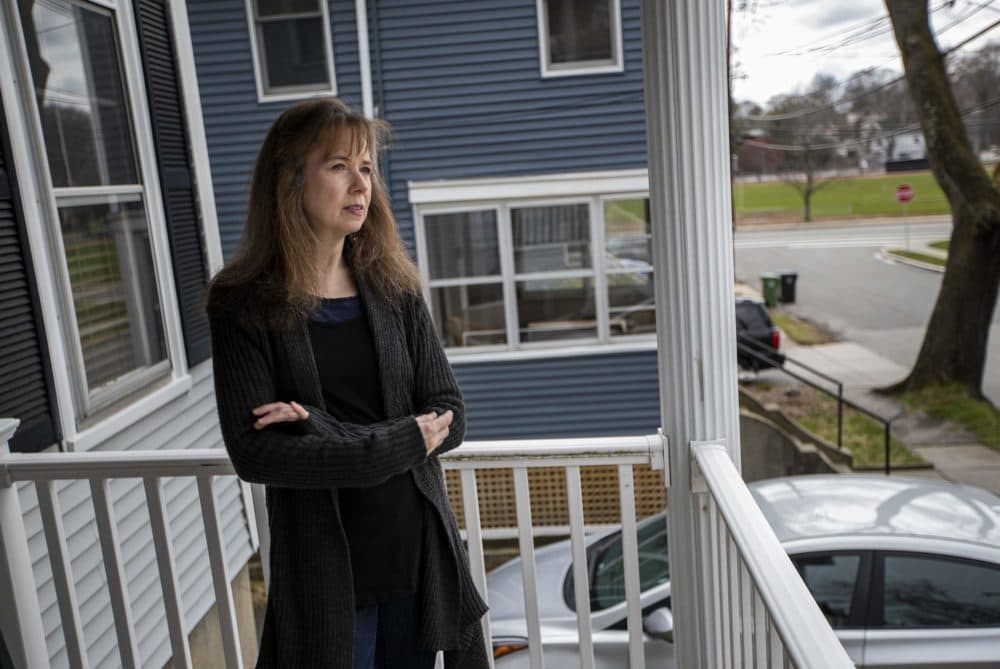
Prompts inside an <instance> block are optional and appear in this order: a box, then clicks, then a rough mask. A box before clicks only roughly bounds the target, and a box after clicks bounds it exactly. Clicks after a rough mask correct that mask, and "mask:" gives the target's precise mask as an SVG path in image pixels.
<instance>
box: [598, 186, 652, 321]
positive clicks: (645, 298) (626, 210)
mask: <svg viewBox="0 0 1000 669" xmlns="http://www.w3.org/2000/svg"><path fill="white" fill-rule="evenodd" d="M604 240H605V252H604V259H605V268H606V271H607V276H608V322H609V326H610V329H611V332H612V333H615V334H642V333H651V332H655V331H656V309H655V305H654V303H653V246H652V240H653V235H652V229H651V226H650V221H649V198H645V197H642V198H629V199H614V200H605V201H604Z"/></svg>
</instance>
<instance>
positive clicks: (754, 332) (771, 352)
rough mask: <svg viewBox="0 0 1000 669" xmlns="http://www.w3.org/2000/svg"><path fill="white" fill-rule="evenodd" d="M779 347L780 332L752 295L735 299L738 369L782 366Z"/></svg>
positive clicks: (761, 304)
mask: <svg viewBox="0 0 1000 669" xmlns="http://www.w3.org/2000/svg"><path fill="white" fill-rule="evenodd" d="M780 346H781V331H780V330H778V328H777V327H776V326H775V324H774V322H773V321H772V320H771V317H770V316H769V315H768V313H767V309H765V308H764V303H763V302H762V301H761V300H760V299H758V298H755V297H737V298H736V363H737V364H738V365H739V366H740V369H749V370H753V371H755V372H756V371H759V370H762V369H767V368H768V367H781V366H782V365H784V364H785V356H784V354H782V353H781V352H780V351H778V348H779V347H780Z"/></svg>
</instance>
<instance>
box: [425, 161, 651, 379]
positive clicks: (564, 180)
mask: <svg viewBox="0 0 1000 669" xmlns="http://www.w3.org/2000/svg"><path fill="white" fill-rule="evenodd" d="M408 185H409V191H410V202H411V203H412V205H413V221H414V238H415V241H416V250H417V264H418V266H419V268H420V273H421V278H422V279H423V285H424V297H425V299H426V300H427V301H428V304H431V303H432V295H431V293H432V290H433V289H434V288H438V287H443V286H445V285H457V284H465V283H483V282H486V283H496V282H497V277H493V276H492V275H491V277H490V278H489V279H483V280H482V281H477V280H473V281H465V280H463V279H437V280H434V279H431V277H430V266H429V254H428V250H427V229H426V225H427V223H426V220H425V219H426V217H428V216H434V215H439V214H455V213H463V212H473V211H484V210H493V211H495V212H496V220H497V226H498V227H497V238H498V239H497V241H498V244H499V246H500V270H501V275H500V277H499V280H500V282H502V285H503V297H504V312H505V314H506V323H505V327H506V331H507V343H506V344H502V345H490V346H467V347H451V348H447V349H446V352H447V354H448V356H449V358H450V359H452V360H454V361H456V362H461V361H463V360H469V359H473V358H474V359H475V360H477V361H483V360H508V359H512V358H519V359H520V358H524V359H534V358H537V357H551V356H552V355H589V354H593V353H597V352H616V351H625V350H651V349H653V348H655V345H656V336H655V334H653V333H648V334H638V335H612V334H611V327H610V314H609V304H608V302H609V300H608V283H607V277H608V269H607V267H606V265H607V263H606V257H605V249H606V239H605V221H604V203H605V202H607V201H613V200H623V199H637V198H648V197H649V180H648V174H647V171H646V170H645V169H643V170H625V171H621V172H611V173H607V172H602V173H573V174H551V175H538V176H533V177H530V178H527V177H502V178H497V179H467V180H455V181H432V182H410V183H409V184H408ZM465 198H468V199H465ZM566 204H587V205H588V206H589V214H590V231H591V239H590V244H591V267H590V268H589V269H585V270H579V271H577V270H570V271H567V272H562V273H560V274H565V275H567V276H568V275H571V274H572V275H574V276H576V275H580V276H584V275H586V277H588V278H591V280H592V281H593V282H594V290H595V309H596V311H597V313H596V317H597V334H596V336H595V337H592V338H566V339H560V340H552V341H545V342H521V341H520V333H519V332H518V329H519V321H518V313H517V291H516V284H517V281H519V280H525V277H527V278H528V279H529V280H530V278H548V277H551V276H552V275H553V274H555V273H545V272H541V273H531V274H518V273H516V272H515V271H514V248H513V239H512V228H511V209H515V208H520V207H539V206H541V207H544V206H559V205H566ZM651 271H652V270H651ZM613 273H614V272H613ZM625 273H627V272H625ZM543 275H544V276H543Z"/></svg>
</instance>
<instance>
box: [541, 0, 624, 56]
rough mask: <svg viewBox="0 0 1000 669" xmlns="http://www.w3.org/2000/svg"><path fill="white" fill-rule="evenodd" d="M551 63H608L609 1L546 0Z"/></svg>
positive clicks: (609, 47) (609, 38) (609, 52)
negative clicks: (603, 61)
mask: <svg viewBox="0 0 1000 669" xmlns="http://www.w3.org/2000/svg"><path fill="white" fill-rule="evenodd" d="M545 5H546V8H547V9H548V22H549V60H550V62H551V63H553V64H557V63H574V62H577V61H587V60H611V59H612V58H614V55H613V54H612V53H611V7H610V5H611V3H610V1H609V0H546V2H545Z"/></svg>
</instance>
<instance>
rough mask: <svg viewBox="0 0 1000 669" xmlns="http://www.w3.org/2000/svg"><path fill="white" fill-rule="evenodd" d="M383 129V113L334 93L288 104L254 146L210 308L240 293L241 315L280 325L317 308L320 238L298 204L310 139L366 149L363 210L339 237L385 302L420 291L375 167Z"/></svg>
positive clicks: (353, 262) (210, 292)
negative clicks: (368, 181) (369, 112)
mask: <svg viewBox="0 0 1000 669" xmlns="http://www.w3.org/2000/svg"><path fill="white" fill-rule="evenodd" d="M389 132H390V130H389V124H388V123H386V122H385V121H382V120H379V119H369V118H365V117H364V116H363V115H361V114H358V113H356V112H352V111H351V110H350V108H348V106H347V105H345V104H344V103H343V102H341V101H340V100H338V99H337V98H333V97H323V98H312V99H309V100H305V101H303V102H299V103H298V104H295V105H293V106H292V107H289V108H288V109H286V110H285V111H284V113H282V114H281V116H279V117H278V119H277V120H276V121H275V122H274V124H273V125H272V126H271V129H270V130H269V131H268V133H267V136H266V137H265V138H264V142H263V144H261V147H260V152H259V153H258V154H257V162H256V164H255V166H254V170H253V179H252V180H251V183H250V201H249V203H248V207H247V217H246V225H245V226H244V229H243V237H242V239H241V240H240V247H239V249H238V250H237V251H236V254H235V255H234V256H233V258H232V260H230V261H229V262H228V263H227V264H226V266H225V267H223V268H222V270H220V271H219V273H218V274H217V275H216V276H215V278H213V279H212V281H211V282H210V284H209V288H208V306H209V308H212V307H213V306H214V305H215V304H216V303H217V302H218V301H219V300H221V299H222V297H221V295H220V293H224V294H230V295H231V294H235V295H236V296H237V298H239V297H240V296H241V295H242V297H243V298H244V299H237V301H238V302H242V303H243V305H242V306H243V307H244V308H245V309H246V311H245V313H241V316H242V317H244V318H247V320H253V321H257V322H262V323H263V324H266V325H269V326H272V327H278V328H282V327H290V326H291V325H292V324H293V323H294V322H295V321H296V319H298V318H300V317H302V316H303V315H304V314H306V313H308V312H309V311H311V310H312V309H315V308H316V306H317V305H318V302H319V298H318V297H316V295H315V293H316V278H317V276H318V274H319V272H318V267H317V264H316V263H317V261H318V257H319V254H317V253H316V245H317V243H318V240H317V237H316V234H315V233H314V232H313V229H312V226H311V225H310V224H309V220H308V219H307V218H306V215H305V211H304V209H303V207H302V193H303V183H304V179H303V176H304V170H305V164H306V158H307V157H308V155H309V153H310V151H311V150H312V149H314V148H315V147H316V146H321V145H324V144H325V145H328V146H337V145H339V144H341V143H342V142H344V141H345V140H346V141H347V143H349V146H350V150H351V152H352V153H361V152H364V151H367V152H368V153H369V154H370V155H371V157H372V161H373V162H374V163H375V166H376V167H375V171H374V173H373V175H372V194H371V203H370V204H369V207H368V216H367V218H366V219H365V222H364V224H363V225H362V226H361V229H360V230H359V231H358V232H356V233H353V234H351V235H350V236H349V237H348V240H347V241H346V243H345V249H346V251H345V252H346V253H347V254H348V256H347V260H348V262H349V263H350V266H351V268H352V269H353V271H354V272H355V274H356V275H358V276H359V277H361V278H363V279H364V280H365V282H366V283H367V284H368V285H371V286H372V287H373V288H374V289H375V290H377V291H378V292H379V293H380V294H381V295H382V296H383V297H385V298H386V299H388V300H389V301H390V302H394V303H398V302H399V301H401V300H402V299H403V298H404V297H405V296H406V295H415V294H418V293H419V292H420V275H419V273H418V271H417V268H416V266H415V265H414V264H413V261H412V260H411V259H410V256H409V255H408V254H407V252H406V250H405V249H404V248H403V243H402V240H401V239H400V236H399V230H398V228H397V227H396V220H395V218H394V217H393V215H392V209H391V207H390V205H389V198H388V195H387V194H386V187H385V184H383V183H382V178H381V174H380V172H379V170H378V167H377V165H378V152H379V149H380V148H382V147H383V146H384V145H385V143H386V142H387V140H388V138H389ZM251 296H252V299H251Z"/></svg>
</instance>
